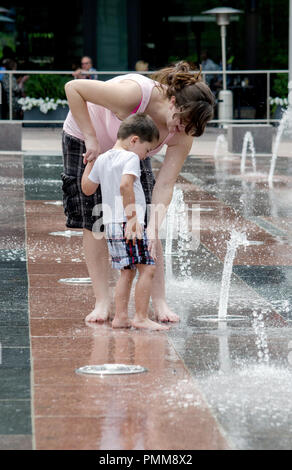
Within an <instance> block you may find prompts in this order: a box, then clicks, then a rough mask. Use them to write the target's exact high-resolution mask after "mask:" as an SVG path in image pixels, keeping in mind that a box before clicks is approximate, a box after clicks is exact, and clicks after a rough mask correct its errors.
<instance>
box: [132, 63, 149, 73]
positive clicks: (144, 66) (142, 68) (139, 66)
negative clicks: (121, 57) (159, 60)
mask: <svg viewBox="0 0 292 470" xmlns="http://www.w3.org/2000/svg"><path fill="white" fill-rule="evenodd" d="M135 70H136V72H147V71H148V70H149V64H148V62H144V60H138V61H137V62H136V64H135Z"/></svg>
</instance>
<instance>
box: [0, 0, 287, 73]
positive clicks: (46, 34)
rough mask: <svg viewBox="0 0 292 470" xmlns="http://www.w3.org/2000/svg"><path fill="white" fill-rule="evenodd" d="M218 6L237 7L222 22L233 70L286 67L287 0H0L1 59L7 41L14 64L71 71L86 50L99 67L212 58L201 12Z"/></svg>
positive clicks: (214, 50)
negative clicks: (232, 15)
mask: <svg viewBox="0 0 292 470" xmlns="http://www.w3.org/2000/svg"><path fill="white" fill-rule="evenodd" d="M223 4H224V6H230V7H233V8H239V9H242V10H243V11H244V13H243V14H242V15H239V17H238V18H237V21H233V22H232V23H231V24H230V25H229V26H228V35H227V50H228V52H227V55H228V58H229V60H230V62H232V67H233V68H236V69H239V68H245V69H256V68H257V69H260V68H287V67H288V17H289V12H288V8H289V1H288V0H230V1H228V0H226V1H224V2H219V1H218V0H169V1H168V2H167V3H165V2H162V1H157V0H147V1H146V0H145V1H144V0H70V2H68V1H57V0H50V1H49V2H38V3H37V2H35V1H32V0H26V1H25V2H24V1H18V0H8V1H7V0H1V7H4V8H7V9H9V10H10V13H9V14H8V15H4V16H8V17H9V18H10V19H12V22H5V19H4V20H0V57H1V54H2V51H3V47H4V46H5V45H6V46H9V47H11V48H12V49H13V51H14V53H15V56H16V58H17V61H18V65H19V68H32V69H36V68H40V69H41V68H43V69H58V70H71V68H75V67H76V66H77V65H79V61H80V57H81V56H82V55H83V54H86V55H90V56H91V57H92V58H93V64H94V66H95V67H96V68H97V69H99V70H133V69H134V66H135V63H136V61H137V60H138V59H143V60H145V61H147V62H149V68H150V69H156V68H158V67H160V66H163V65H165V64H167V63H169V62H171V61H173V60H177V59H184V58H186V59H188V60H191V61H193V62H195V63H198V62H200V53H201V51H203V50H207V51H208V54H209V56H210V57H211V58H212V59H213V60H214V61H215V62H216V63H219V62H220V57H221V49H220V36H219V28H218V26H217V25H216V23H215V22H214V21H210V18H209V19H208V20H209V21H208V20H206V18H203V17H202V16H201V13H202V11H204V10H206V9H210V8H214V7H216V6H221V5H223ZM0 14H1V13H0ZM1 17H3V14H2V16H1ZM13 20H14V22H13Z"/></svg>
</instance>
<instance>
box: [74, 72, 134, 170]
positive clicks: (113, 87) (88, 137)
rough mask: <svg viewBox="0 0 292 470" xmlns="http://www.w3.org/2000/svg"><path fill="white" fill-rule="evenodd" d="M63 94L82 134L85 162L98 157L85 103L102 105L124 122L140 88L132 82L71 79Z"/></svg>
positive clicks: (96, 144)
mask: <svg viewBox="0 0 292 470" xmlns="http://www.w3.org/2000/svg"><path fill="white" fill-rule="evenodd" d="M65 92H66V95H67V99H68V104H69V107H70V110H71V112H72V114H73V117H74V119H75V121H76V123H77V125H78V127H79V129H80V130H81V132H82V134H83V135H84V139H85V146H86V154H85V156H84V159H85V160H87V161H90V160H92V159H95V158H96V157H97V156H98V155H99V153H100V147H99V143H98V141H97V138H96V134H95V131H94V127H93V125H92V122H91V119H90V116H89V113H88V109H87V105H86V102H87V101H89V102H91V103H94V104H97V105H100V106H104V107H105V108H108V109H110V110H111V111H112V112H113V113H116V114H117V115H118V116H119V117H120V118H121V119H124V118H125V117H127V116H128V115H129V114H130V113H131V111H132V110H133V109H134V108H135V106H137V105H138V104H139V102H140V100H141V97H142V91H141V88H140V86H139V85H138V84H137V83H136V82H134V81H133V80H123V81H121V82H119V83H115V82H102V81H99V80H82V79H80V80H71V81H70V82H68V83H66V85H65Z"/></svg>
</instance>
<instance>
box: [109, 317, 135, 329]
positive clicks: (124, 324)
mask: <svg viewBox="0 0 292 470" xmlns="http://www.w3.org/2000/svg"><path fill="white" fill-rule="evenodd" d="M131 326H132V322H131V320H130V319H129V318H128V317H120V318H114V319H113V321H112V327H113V328H131Z"/></svg>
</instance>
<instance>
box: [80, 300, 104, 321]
mask: <svg viewBox="0 0 292 470" xmlns="http://www.w3.org/2000/svg"><path fill="white" fill-rule="evenodd" d="M108 317H109V309H108V306H107V304H104V303H100V304H96V305H95V307H94V309H93V310H92V312H90V313H89V314H88V315H87V317H85V321H86V322H98V323H103V322H105V321H107V320H108Z"/></svg>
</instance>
